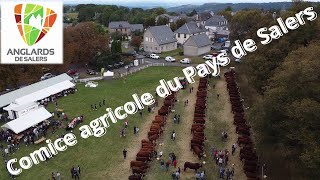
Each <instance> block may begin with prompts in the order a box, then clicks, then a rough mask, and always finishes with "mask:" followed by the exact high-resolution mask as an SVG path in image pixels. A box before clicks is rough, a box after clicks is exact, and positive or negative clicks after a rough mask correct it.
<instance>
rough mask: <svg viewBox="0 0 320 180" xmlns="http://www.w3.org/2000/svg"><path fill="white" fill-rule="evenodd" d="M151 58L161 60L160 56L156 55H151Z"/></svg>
mask: <svg viewBox="0 0 320 180" xmlns="http://www.w3.org/2000/svg"><path fill="white" fill-rule="evenodd" d="M150 58H151V59H160V56H158V55H156V54H150Z"/></svg>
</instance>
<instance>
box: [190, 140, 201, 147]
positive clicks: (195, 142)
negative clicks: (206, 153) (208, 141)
mask: <svg viewBox="0 0 320 180" xmlns="http://www.w3.org/2000/svg"><path fill="white" fill-rule="evenodd" d="M191 143H194V144H199V145H201V146H203V141H202V140H200V139H191Z"/></svg>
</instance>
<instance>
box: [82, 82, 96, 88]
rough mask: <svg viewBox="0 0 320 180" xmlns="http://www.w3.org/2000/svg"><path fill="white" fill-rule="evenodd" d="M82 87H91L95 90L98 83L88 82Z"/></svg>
mask: <svg viewBox="0 0 320 180" xmlns="http://www.w3.org/2000/svg"><path fill="white" fill-rule="evenodd" d="M84 87H91V88H95V87H98V83H97V82H94V81H88V82H87V83H86V84H85V85H84Z"/></svg>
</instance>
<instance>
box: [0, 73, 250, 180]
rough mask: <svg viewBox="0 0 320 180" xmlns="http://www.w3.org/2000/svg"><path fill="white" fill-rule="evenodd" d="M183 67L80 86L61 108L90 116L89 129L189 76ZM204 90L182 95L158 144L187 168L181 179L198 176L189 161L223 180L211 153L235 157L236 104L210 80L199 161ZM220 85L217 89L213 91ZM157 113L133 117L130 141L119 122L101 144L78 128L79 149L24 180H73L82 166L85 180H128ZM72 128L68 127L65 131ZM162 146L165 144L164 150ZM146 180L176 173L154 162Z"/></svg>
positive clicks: (25, 174)
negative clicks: (198, 121)
mask: <svg viewBox="0 0 320 180" xmlns="http://www.w3.org/2000/svg"><path fill="white" fill-rule="evenodd" d="M181 70H182V68H181V67H150V68H147V69H145V70H143V71H140V72H138V73H136V74H133V75H130V76H128V77H125V78H121V79H115V80H109V81H99V86H98V87H97V88H85V87H84V84H78V85H77V88H78V91H77V92H76V93H75V94H73V95H69V96H67V97H64V98H60V99H59V100H58V108H60V109H64V111H65V112H66V113H67V114H68V116H69V119H70V118H73V117H77V116H80V115H84V119H85V120H84V122H83V124H88V123H89V122H90V121H91V120H93V119H95V118H97V117H100V116H101V115H103V114H104V112H105V108H107V107H110V108H112V109H114V108H116V107H118V106H120V105H123V104H124V103H126V102H127V101H132V97H131V95H132V94H134V93H137V94H138V95H141V94H143V93H145V92H149V93H151V94H155V89H156V87H157V86H158V84H159V80H160V79H165V80H171V79H172V78H173V77H176V76H183V73H182V71H181ZM198 84H199V78H196V82H195V83H194V84H191V85H189V86H188V87H187V89H185V90H180V91H179V92H178V93H177V100H178V101H177V102H176V103H175V106H174V108H173V109H174V110H175V112H174V113H171V114H169V116H168V120H167V124H166V126H165V131H164V133H163V134H162V135H161V137H160V139H159V140H158V141H157V144H158V146H157V151H158V152H159V151H163V159H164V161H167V160H168V155H169V153H175V155H176V156H177V167H180V168H181V171H182V173H181V179H186V180H188V179H194V178H195V172H194V170H191V169H188V170H187V171H186V172H183V164H184V162H186V161H189V162H203V161H205V162H206V164H204V166H203V167H202V168H200V171H202V170H205V171H206V178H207V179H219V167H218V166H217V165H216V164H215V160H214V159H213V157H211V155H210V154H211V148H212V147H215V148H216V149H218V150H224V149H228V150H229V151H231V145H232V144H233V143H234V142H236V137H237V136H236V134H235V132H234V126H233V124H232V122H231V121H232V113H231V110H230V108H231V107H230V103H229V99H228V93H227V90H226V84H225V81H224V79H223V78H221V79H219V78H214V77H213V78H210V79H209V86H208V91H207V92H208V100H207V102H208V106H207V111H206V116H207V120H206V129H205V135H206V136H207V140H206V141H205V149H204V150H205V153H206V157H204V159H202V160H199V159H198V157H197V156H196V155H195V154H193V153H192V151H191V150H190V140H191V139H192V135H191V132H190V130H191V126H192V124H193V113H194V108H195V101H196V98H197V97H196V93H197V87H198ZM213 85H214V86H213ZM190 87H193V88H194V91H193V92H192V93H190V92H189V88H190ZM217 94H219V95H220V97H219V98H218V99H217ZM103 99H106V105H105V106H102V107H101V108H100V107H99V106H98V104H99V102H102V100H103ZM186 100H188V101H189V104H188V105H187V106H185V105H184V102H185V101H186ZM92 104H97V106H98V110H91V107H90V106H91V105H92ZM162 104H163V99H162V98H159V107H160V106H162ZM159 107H158V108H156V109H155V112H153V113H148V112H147V110H146V108H145V109H144V110H143V115H142V117H140V115H139V114H138V113H136V114H135V115H129V116H128V118H127V120H128V121H129V128H128V129H127V130H126V137H125V138H120V130H121V128H122V127H124V122H122V121H118V122H117V123H115V124H112V123H110V127H109V128H108V129H107V133H106V134H105V135H104V136H103V137H100V138H96V137H93V136H92V137H89V138H88V139H82V138H81V136H80V134H79V131H78V128H79V127H80V126H81V124H80V125H78V126H77V127H76V128H75V130H74V131H73V133H74V134H75V135H76V137H77V140H78V143H77V144H76V145H75V146H73V147H68V149H67V150H66V151H64V152H59V154H58V155H57V156H55V157H53V158H52V159H50V160H49V161H47V162H40V164H38V165H33V167H32V168H30V169H29V170H23V172H22V174H21V175H20V176H19V177H18V179H44V180H46V179H49V178H50V177H51V173H52V172H57V171H58V172H60V173H61V177H62V179H71V174H70V169H71V167H72V166H77V165H80V167H81V176H80V177H81V179H90V180H95V179H97V180H100V179H112V180H113V179H115V180H122V179H123V180H125V179H128V176H129V175H130V174H132V173H131V170H130V161H132V160H135V158H136V154H137V152H138V151H139V149H140V148H141V140H142V139H147V133H148V131H149V127H150V125H151V122H152V120H154V116H155V115H157V110H158V109H159ZM53 109H54V107H53V104H50V105H49V110H51V111H52V110H53ZM174 114H180V116H181V120H180V123H179V124H174V123H173V116H174ZM65 124H66V122H64V125H65ZM134 126H137V127H139V129H140V131H139V135H138V136H137V137H136V136H134V135H133V127H134ZM173 130H174V131H175V132H176V134H177V138H176V140H175V141H172V140H171V138H170V135H171V132H172V131H173ZM222 131H226V132H227V133H228V134H229V139H228V141H226V142H223V141H222V140H221V132H222ZM48 132H49V133H48V134H49V137H48V138H49V139H51V140H54V139H56V138H57V136H58V135H61V134H62V133H65V130H64V129H60V130H58V132H56V133H54V134H51V130H49V131H48ZM159 143H163V145H162V146H159ZM43 146H46V143H42V144H40V145H31V146H27V147H26V146H25V145H23V144H21V148H20V149H19V150H18V151H17V153H16V154H14V155H11V156H10V157H9V158H8V159H11V158H18V159H19V158H21V157H23V156H28V155H29V154H30V153H31V152H33V151H34V150H36V149H39V148H40V147H43ZM123 148H126V149H127V151H128V153H127V159H126V160H123V156H122V150H123ZM238 157H239V155H238V152H236V154H235V155H234V156H231V157H230V163H229V165H230V164H235V168H236V171H235V172H236V173H235V178H236V179H242V178H245V176H244V174H243V172H242V168H241V162H240V161H239V158H238ZM150 166H151V167H150V168H149V169H148V171H147V173H146V176H145V179H148V180H167V179H170V178H171V174H172V172H173V171H175V170H176V169H175V168H174V167H173V166H170V169H169V171H168V172H165V171H162V170H161V169H160V162H159V161H157V160H156V159H154V160H153V161H152V162H151V163H150ZM1 169H2V170H1V177H8V175H7V173H6V169H5V166H4V163H3V164H2V165H1Z"/></svg>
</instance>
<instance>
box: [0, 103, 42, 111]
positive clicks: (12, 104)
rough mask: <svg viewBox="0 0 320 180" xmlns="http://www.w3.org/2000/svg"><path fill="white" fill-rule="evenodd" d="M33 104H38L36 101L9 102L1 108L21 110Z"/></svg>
mask: <svg viewBox="0 0 320 180" xmlns="http://www.w3.org/2000/svg"><path fill="white" fill-rule="evenodd" d="M35 105H38V104H37V103H36V102H29V103H25V104H23V105H20V104H15V103H11V104H10V105H9V106H7V107H5V108H3V109H4V110H6V111H11V110H13V111H20V110H23V109H26V108H28V107H31V106H35Z"/></svg>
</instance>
